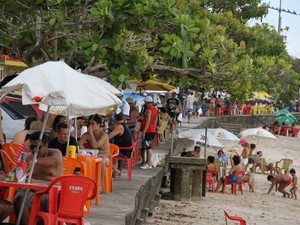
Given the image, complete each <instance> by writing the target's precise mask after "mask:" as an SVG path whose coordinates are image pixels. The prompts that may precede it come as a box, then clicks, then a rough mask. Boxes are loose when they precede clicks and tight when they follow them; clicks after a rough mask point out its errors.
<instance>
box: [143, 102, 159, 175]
mask: <svg viewBox="0 0 300 225" xmlns="http://www.w3.org/2000/svg"><path fill="white" fill-rule="evenodd" d="M144 102H145V106H146V111H145V112H144V115H143V121H142V146H141V157H142V164H143V165H142V166H141V169H152V163H151V158H152V143H153V141H154V137H155V132H156V125H157V120H158V111H157V109H156V108H155V107H154V106H153V99H152V97H151V96H147V97H146V98H145V100H144ZM145 151H147V159H146V160H145Z"/></svg>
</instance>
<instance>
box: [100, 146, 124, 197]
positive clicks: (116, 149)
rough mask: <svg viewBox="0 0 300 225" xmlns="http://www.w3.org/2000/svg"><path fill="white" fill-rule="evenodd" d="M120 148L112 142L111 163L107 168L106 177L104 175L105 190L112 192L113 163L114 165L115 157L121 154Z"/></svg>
mask: <svg viewBox="0 0 300 225" xmlns="http://www.w3.org/2000/svg"><path fill="white" fill-rule="evenodd" d="M119 152H120V149H119V147H118V146H117V145H114V144H110V159H109V165H108V167H107V168H106V172H105V177H104V182H103V183H104V184H103V185H104V192H105V193H110V192H112V172H113V171H112V165H113V158H115V157H117V155H119Z"/></svg>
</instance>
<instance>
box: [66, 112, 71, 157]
mask: <svg viewBox="0 0 300 225" xmlns="http://www.w3.org/2000/svg"><path fill="white" fill-rule="evenodd" d="M68 119H69V131H68V141H67V146H66V148H67V149H66V156H69V146H70V137H71V126H72V124H71V122H72V120H71V119H70V112H69V110H68Z"/></svg>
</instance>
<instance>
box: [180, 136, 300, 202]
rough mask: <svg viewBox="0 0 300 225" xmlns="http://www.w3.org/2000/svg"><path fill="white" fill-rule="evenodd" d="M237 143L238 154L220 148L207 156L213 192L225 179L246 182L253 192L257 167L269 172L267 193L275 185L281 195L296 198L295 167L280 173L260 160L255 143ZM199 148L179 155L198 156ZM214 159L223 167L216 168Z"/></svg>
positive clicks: (296, 180) (244, 140)
mask: <svg viewBox="0 0 300 225" xmlns="http://www.w3.org/2000/svg"><path fill="white" fill-rule="evenodd" d="M239 144H240V145H241V146H242V147H243V149H242V151H241V153H240V154H239V153H238V152H237V151H236V150H233V151H232V153H231V154H230V156H229V157H227V156H226V154H225V153H224V151H223V150H222V149H220V150H219V151H218V153H217V158H216V157H215V156H213V155H209V156H208V157H207V164H206V170H207V171H208V173H212V174H209V177H211V176H213V177H215V182H217V186H216V189H215V190H214V191H215V192H218V191H219V190H220V188H221V187H222V186H223V185H224V181H225V180H227V181H228V182H232V183H236V182H243V183H248V185H249V191H250V192H255V177H254V176H255V173H254V172H255V171H256V168H257V167H258V168H260V169H261V172H263V173H269V175H268V176H267V180H268V181H270V182H271V186H270V188H269V190H268V192H267V194H270V193H271V192H272V190H273V189H274V187H275V191H278V192H280V193H282V194H283V197H287V198H294V199H297V190H298V178H297V176H296V171H295V169H293V168H292V169H290V170H289V173H290V176H289V175H288V174H281V173H279V172H277V171H276V168H275V166H274V164H273V163H272V162H270V163H267V162H265V161H264V160H261V157H262V152H261V151H256V145H255V144H253V143H252V144H249V143H248V141H247V140H246V139H241V140H240V142H239ZM200 149H201V148H200V147H199V146H195V149H194V150H193V151H183V152H182V153H181V157H196V158H200ZM196 150H198V151H196ZM196 152H197V153H196ZM216 161H220V165H221V167H223V169H220V168H218V166H217V165H218V164H216ZM228 161H229V162H230V166H231V167H230V169H229V171H228V172H227V173H226V174H225V173H224V172H223V173H222V171H226V167H227V163H228ZM250 163H251V164H253V167H252V168H250V170H248V166H249V164H250ZM262 163H264V166H262ZM215 171H216V172H215ZM238 171H243V172H244V175H243V176H242V180H240V181H238V180H237V179H238V176H237V174H238V173H237V172H238ZM218 173H220V174H218ZM276 173H277V174H276ZM217 178H218V179H217ZM289 186H290V190H289V192H288V191H286V190H285V189H286V188H287V187H289ZM210 190H211V189H210Z"/></svg>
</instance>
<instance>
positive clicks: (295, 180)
mask: <svg viewBox="0 0 300 225" xmlns="http://www.w3.org/2000/svg"><path fill="white" fill-rule="evenodd" d="M290 174H291V175H292V188H291V189H290V192H291V197H290V198H295V199H297V190H298V177H297V176H296V170H295V169H290Z"/></svg>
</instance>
